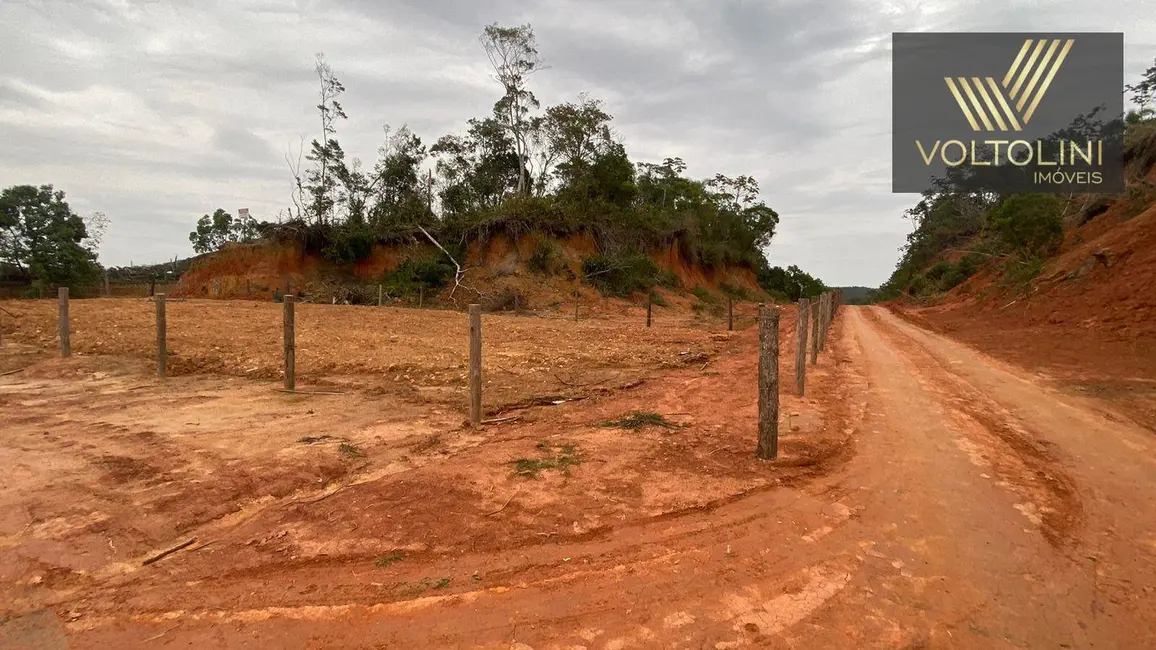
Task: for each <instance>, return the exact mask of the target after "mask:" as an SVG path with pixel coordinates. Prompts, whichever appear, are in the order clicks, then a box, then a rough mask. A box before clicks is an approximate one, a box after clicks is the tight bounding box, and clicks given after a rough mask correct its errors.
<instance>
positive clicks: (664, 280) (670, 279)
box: [654, 270, 682, 289]
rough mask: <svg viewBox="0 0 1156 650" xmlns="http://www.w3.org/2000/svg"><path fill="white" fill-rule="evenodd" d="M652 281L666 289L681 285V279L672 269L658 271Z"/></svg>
mask: <svg viewBox="0 0 1156 650" xmlns="http://www.w3.org/2000/svg"><path fill="white" fill-rule="evenodd" d="M654 281H655V282H657V283H658V286H660V287H665V288H667V289H677V288H679V287H681V286H682V279H681V278H679V277H678V274H677V273H675V272H674V271H667V270H662V271H659V272H658V275H657V276H656V277H655V279H654Z"/></svg>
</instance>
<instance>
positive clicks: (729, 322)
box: [727, 296, 735, 332]
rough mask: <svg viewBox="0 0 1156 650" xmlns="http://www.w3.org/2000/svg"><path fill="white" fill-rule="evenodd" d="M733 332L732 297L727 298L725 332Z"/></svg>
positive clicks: (733, 305)
mask: <svg viewBox="0 0 1156 650" xmlns="http://www.w3.org/2000/svg"><path fill="white" fill-rule="evenodd" d="M734 330H735V299H734V298H733V297H732V296H727V331H728V332H733V331H734Z"/></svg>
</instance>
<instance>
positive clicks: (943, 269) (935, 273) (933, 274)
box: [923, 262, 951, 283]
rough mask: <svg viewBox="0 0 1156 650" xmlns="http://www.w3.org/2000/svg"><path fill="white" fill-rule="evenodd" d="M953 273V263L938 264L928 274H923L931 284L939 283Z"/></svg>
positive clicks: (928, 270)
mask: <svg viewBox="0 0 1156 650" xmlns="http://www.w3.org/2000/svg"><path fill="white" fill-rule="evenodd" d="M949 271H951V262H936V263H935V264H934V265H932V267H931V268H929V269H927V272H926V273H924V274H923V277H924V278H927V280H928V281H929V282H935V283H938V282H939V280H940V279H941V278H942V277H943V276H944V275H946V274H947V273H948V272H949Z"/></svg>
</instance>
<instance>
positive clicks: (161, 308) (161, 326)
mask: <svg viewBox="0 0 1156 650" xmlns="http://www.w3.org/2000/svg"><path fill="white" fill-rule="evenodd" d="M153 299H154V300H155V301H156V303H157V377H164V376H165V362H166V361H167V360H168V347H167V346H166V345H165V343H166V340H165V328H166V323H165V294H163V293H158V294H156V296H154V297H153Z"/></svg>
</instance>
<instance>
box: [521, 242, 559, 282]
mask: <svg viewBox="0 0 1156 650" xmlns="http://www.w3.org/2000/svg"><path fill="white" fill-rule="evenodd" d="M526 266H528V267H529V268H530V270H531V271H533V272H534V273H540V274H542V275H554V274H556V273H557V272H558V269H559V268H560V266H561V261H560V260H559V259H558V247H557V246H556V245H555V244H554V242H552V241H550V240H546V239H544V240H542V241H540V242H538V245H537V246H535V247H534V252H533V253H531V254H530V261H529V262H527V263H526Z"/></svg>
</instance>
